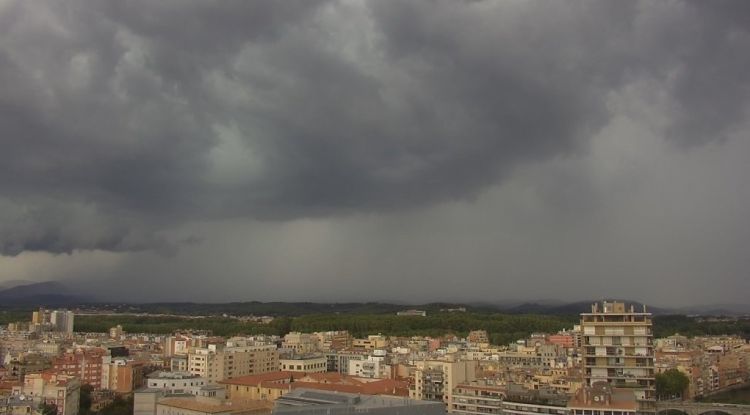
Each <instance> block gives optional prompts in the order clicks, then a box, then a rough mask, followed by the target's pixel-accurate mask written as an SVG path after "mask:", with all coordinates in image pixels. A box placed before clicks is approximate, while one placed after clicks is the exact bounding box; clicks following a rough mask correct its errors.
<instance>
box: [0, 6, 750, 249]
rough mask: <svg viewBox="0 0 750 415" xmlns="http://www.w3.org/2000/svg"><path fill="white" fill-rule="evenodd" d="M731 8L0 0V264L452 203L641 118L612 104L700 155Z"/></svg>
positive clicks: (723, 135)
mask: <svg viewBox="0 0 750 415" xmlns="http://www.w3.org/2000/svg"><path fill="white" fill-rule="evenodd" d="M748 19H750V11H749V10H748V3H747V2H743V1H736V2H718V1H717V2H699V1H691V2H680V1H673V2H619V1H603V2H583V1H570V2H554V3H549V2H541V1H538V2H514V1H504V2H482V1H453V0H443V1H437V2H433V1H409V2H401V1H380V0H378V1H341V2H335V1H311V0H304V1H251V2H248V1H225V2H221V3H220V4H219V3H206V2H204V1H197V0H196V1H192V0H190V1H185V0H181V1H171V0H167V1H158V2H153V1H145V0H143V1H131V2H121V1H116V0H105V1H87V0H70V1H66V2H55V1H34V2H28V1H23V0H11V1H7V0H6V1H0V142H1V143H2V151H0V189H2V191H1V192H0V254H2V255H10V256H13V255H18V254H20V253H23V252H25V251H43V252H50V253H70V252H73V251H76V250H103V251H114V252H127V251H156V252H159V253H167V254H169V253H174V252H175V250H176V249H179V247H180V246H181V245H184V244H191V243H192V242H194V241H196V237H195V236H193V235H191V234H187V233H185V232H181V231H180V229H181V227H182V226H184V225H186V224H189V223H195V222H201V221H212V220H232V219H242V218H245V219H252V220H259V221H276V222H285V221H289V220H294V219H301V218H337V217H350V216H352V215H356V214H360V213H368V212H374V213H393V212H396V213H398V212H412V211H414V210H419V209H427V208H430V207H432V206H435V205H437V204H439V203H443V202H448V201H453V200H468V199H473V198H476V197H478V196H479V195H481V194H482V193H483V192H485V191H487V189H489V188H491V187H492V186H495V185H499V184H503V183H506V182H507V181H508V180H509V177H511V175H512V174H513V173H514V172H518V171H519V170H523V169H524V168H525V166H529V165H534V164H535V163H539V162H548V161H550V160H552V161H554V160H559V159H565V158H568V157H579V156H581V155H585V154H588V153H590V152H591V151H592V146H594V147H595V146H596V145H597V144H596V143H597V137H601V136H602V134H603V131H606V128H612V126H613V125H616V121H617V119H618V118H617V117H621V116H622V114H623V113H624V112H627V113H629V114H631V115H632V114H641V112H643V108H638V107H635V108H634V107H633V105H632V102H635V101H632V102H631V104H630V106H628V105H625V104H621V103H622V102H623V100H624V101H627V97H628V96H631V95H629V94H637V95H638V97H639V98H638V99H639V100H636V101H637V102H641V103H643V106H647V107H648V108H649V111H647V112H646V113H645V114H641V117H642V118H643V119H648V122H649V123H650V124H649V128H650V130H649V131H651V132H653V133H655V134H658V135H659V136H660V137H663V138H664V140H665V142H666V143H668V145H669V146H672V147H673V149H674V151H676V152H680V151H685V152H690V151H695V149H696V148H704V147H705V146H710V145H722V143H723V142H725V141H726V140H727V139H728V138H727V137H730V136H732V135H733V134H734V135H736V134H738V131H741V128H742V127H743V123H745V122H746V119H747V103H748V93H749V92H748V91H749V90H750V89H749V87H750V71H748V70H747V68H750V54H748V53H746V52H745V51H746V49H747V45H749V44H750V34H749V33H748V25H747V22H748ZM633 91H635V92H633ZM623 97H625V98H623ZM644 97H646V98H644ZM644 100H645V101H644ZM629 102H630V101H629ZM644 102H645V103H644ZM650 110H653V111H650ZM639 111H640V112H639ZM622 139H623V140H627V139H628V138H627V137H624V138H622ZM624 146H625V147H627V144H625V145H624ZM564 178H565V177H563V178H562V179H561V180H563V179H564ZM570 179H571V181H570V182H561V183H559V185H560V186H561V187H565V186H571V188H573V190H572V191H575V187H576V178H575V177H570ZM550 192H551V193H550V194H551V195H552V196H550V199H549V200H551V201H553V202H554V200H556V199H555V197H554V194H555V192H560V190H559V189H555V187H554V186H553V187H552V188H550ZM566 197H571V198H573V199H575V198H578V197H580V198H585V197H586V192H583V193H581V194H575V195H574V196H570V195H568V196H566ZM553 202H550V203H553ZM198 237H199V236H198Z"/></svg>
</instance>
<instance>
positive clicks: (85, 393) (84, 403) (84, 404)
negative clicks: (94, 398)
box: [78, 384, 94, 415]
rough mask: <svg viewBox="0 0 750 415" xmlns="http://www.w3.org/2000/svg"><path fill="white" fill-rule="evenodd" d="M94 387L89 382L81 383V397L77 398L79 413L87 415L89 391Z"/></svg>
mask: <svg viewBox="0 0 750 415" xmlns="http://www.w3.org/2000/svg"><path fill="white" fill-rule="evenodd" d="M93 389H94V387H93V386H91V385H89V384H85V385H81V397H80V399H79V406H80V410H79V412H78V413H79V414H80V415H88V414H89V413H91V391H92V390H93Z"/></svg>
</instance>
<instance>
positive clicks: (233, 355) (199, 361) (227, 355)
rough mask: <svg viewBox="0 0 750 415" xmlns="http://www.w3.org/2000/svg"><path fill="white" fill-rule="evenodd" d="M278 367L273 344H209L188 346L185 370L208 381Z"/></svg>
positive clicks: (272, 369) (252, 373)
mask: <svg viewBox="0 0 750 415" xmlns="http://www.w3.org/2000/svg"><path fill="white" fill-rule="evenodd" d="M277 370H279V352H278V350H277V349H276V346H274V345H246V346H241V345H238V346H223V345H217V344H209V345H208V346H207V347H195V348H191V349H190V352H189V353H188V372H190V373H192V374H194V375H198V376H201V377H204V378H206V379H207V380H208V381H209V382H210V383H215V382H218V381H220V380H224V379H232V378H236V377H240V376H247V375H255V374H259V373H266V372H274V371H277Z"/></svg>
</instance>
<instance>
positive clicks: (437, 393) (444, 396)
mask: <svg viewBox="0 0 750 415" xmlns="http://www.w3.org/2000/svg"><path fill="white" fill-rule="evenodd" d="M477 367H478V362H476V361H469V360H462V361H457V362H452V361H442V360H424V361H421V362H417V363H416V365H415V369H414V375H413V376H414V377H413V381H412V386H411V389H410V391H409V397H410V398H412V399H419V400H424V401H440V402H443V403H445V404H446V405H447V408H448V411H449V412H451V411H452V410H453V391H454V389H455V388H456V386H458V385H459V384H461V383H466V382H469V381H472V380H474V379H476V373H477Z"/></svg>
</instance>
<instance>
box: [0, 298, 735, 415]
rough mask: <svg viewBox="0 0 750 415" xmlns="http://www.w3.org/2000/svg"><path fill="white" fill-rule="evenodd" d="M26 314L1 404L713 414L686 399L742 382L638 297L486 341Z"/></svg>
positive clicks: (174, 413) (477, 334) (12, 340)
mask: <svg viewBox="0 0 750 415" xmlns="http://www.w3.org/2000/svg"><path fill="white" fill-rule="evenodd" d="M455 311H457V312H461V311H463V310H455ZM399 314H400V315H407V316H411V318H422V317H424V316H425V315H426V312H425V311H421V310H405V311H403V312H400V313H399ZM30 317H31V320H30V321H26V322H17V323H11V324H9V325H8V326H7V328H2V329H0V358H1V359H2V360H0V414H3V415H5V414H7V415H30V414H36V415H77V414H79V413H82V411H83V410H84V406H85V410H86V411H87V412H86V413H95V412H97V411H101V410H105V409H106V408H108V407H110V406H111V405H112V404H113V402H116V401H118V400H119V401H120V402H123V401H124V402H132V404H131V405H132V414H133V415H243V414H334V415H335V414H355V413H356V414H402V415H409V414H428V415H429V414H444V413H446V412H448V413H455V414H508V415H539V414H542V415H545V414H546V415H635V414H644V413H652V414H655V413H658V412H662V411H665V410H681V411H682V412H684V413H688V414H692V413H706V412H710V411H709V410H708V409H706V408H704V409H700V408H699V410H697V411H692V410H691V409H689V408H690V407H689V405H690V403H692V402H693V401H694V399H696V398H700V397H704V396H709V395H712V394H715V393H717V392H720V391H724V390H731V389H733V388H736V387H738V386H742V385H746V383H747V382H748V381H750V377H749V376H748V361H750V345H748V344H747V343H746V341H745V340H744V339H743V338H741V337H738V336H729V335H722V336H702V337H693V338H688V337H685V336H681V335H679V334H675V335H673V336H669V337H666V338H659V339H654V336H653V331H652V316H651V314H650V313H649V312H648V311H647V310H646V309H645V307H636V306H632V305H629V304H625V303H622V302H616V301H613V302H607V301H605V302H601V303H595V304H592V306H591V311H590V312H587V313H582V314H581V316H580V324H577V325H574V326H572V327H570V328H569V329H566V330H562V331H559V332H556V333H532V334H531V335H530V336H528V337H527V338H523V339H518V340H517V341H516V342H514V343H512V344H509V345H494V344H491V343H490V337H489V336H488V333H487V332H486V331H483V330H474V331H471V332H470V333H469V334H468V336H466V337H465V338H458V337H456V336H442V337H394V336H385V335H381V334H377V333H373V334H371V335H368V336H366V337H364V338H354V337H353V336H352V335H350V333H348V332H346V331H328V332H316V333H300V332H291V333H288V334H286V335H284V336H283V337H281V336H269V335H255V336H242V337H239V336H238V337H229V338H225V337H218V336H214V335H212V334H211V333H210V332H205V331H203V332H201V331H189V330H187V331H180V332H175V333H172V334H170V335H156V334H148V333H126V332H125V331H123V328H122V327H121V326H116V327H112V328H111V329H110V330H109V333H81V332H74V320H75V317H76V315H75V313H74V312H72V311H68V310H47V309H39V310H38V311H34V312H33V314H32V315H31V316H30ZM269 319H270V318H269ZM696 405H697V404H696ZM704 405H705V404H704ZM128 411H130V409H128ZM725 412H727V413H730V414H747V413H750V412H749V411H748V408H747V407H744V408H743V407H742V406H741V405H737V406H735V407H733V408H729V409H726V411H725Z"/></svg>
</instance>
